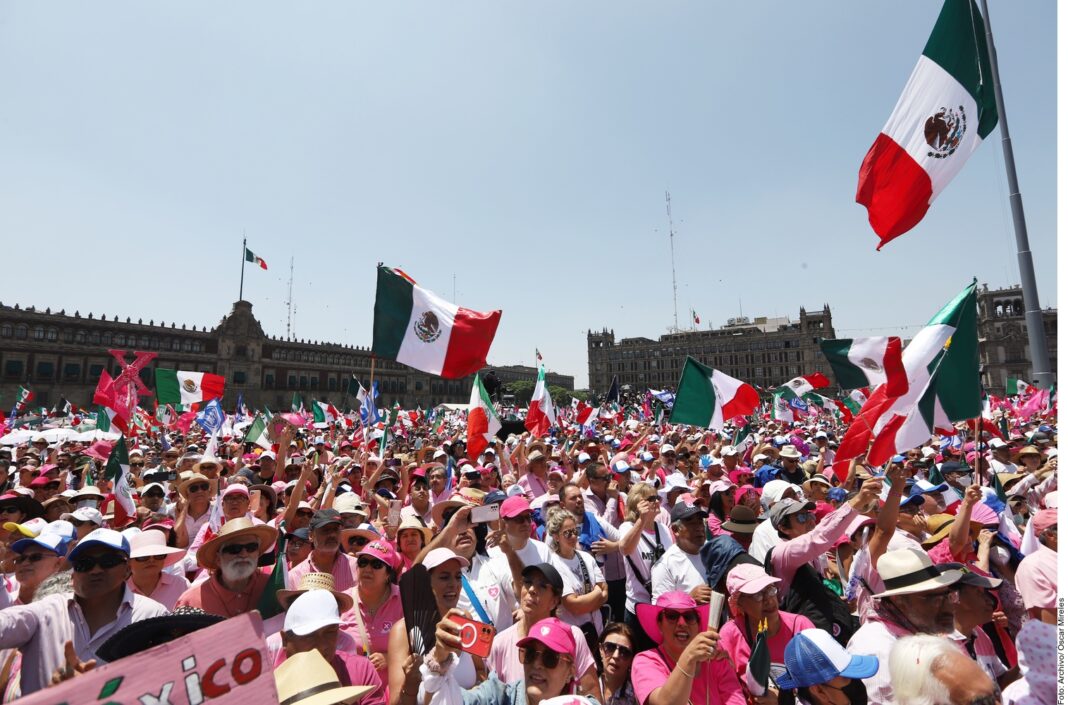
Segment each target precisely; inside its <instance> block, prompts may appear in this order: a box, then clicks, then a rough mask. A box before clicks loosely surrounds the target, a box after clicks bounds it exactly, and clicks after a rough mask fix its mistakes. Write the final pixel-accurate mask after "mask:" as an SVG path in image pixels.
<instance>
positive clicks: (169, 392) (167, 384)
mask: <svg viewBox="0 0 1068 705" xmlns="http://www.w3.org/2000/svg"><path fill="white" fill-rule="evenodd" d="M225 386H226V378H225V377H223V376H222V375H213V374H211V373H210V372H185V371H183V370H164V369H159V368H157V369H156V399H157V400H159V403H160V404H187V405H188V404H196V403H197V402H202V401H210V400H212V399H217V398H218V397H221V396H222V395H223V388H224V387H225Z"/></svg>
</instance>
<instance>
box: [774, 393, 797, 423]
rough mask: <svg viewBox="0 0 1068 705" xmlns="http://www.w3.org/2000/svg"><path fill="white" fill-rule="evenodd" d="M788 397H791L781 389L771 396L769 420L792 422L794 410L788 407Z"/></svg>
mask: <svg viewBox="0 0 1068 705" xmlns="http://www.w3.org/2000/svg"><path fill="white" fill-rule="evenodd" d="M790 396H792V394H791V393H790V392H788V391H785V390H781V389H780V390H777V391H776V392H775V393H774V394H772V395H771V418H773V419H775V420H776V421H785V422H787V423H793V422H794V409H793V407H792V406H790V399H789V397H790ZM794 398H796V397H794Z"/></svg>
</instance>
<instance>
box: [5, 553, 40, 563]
mask: <svg viewBox="0 0 1068 705" xmlns="http://www.w3.org/2000/svg"><path fill="white" fill-rule="evenodd" d="M45 558H47V556H46V555H45V554H43V553H30V554H25V553H24V554H22V555H21V556H15V560H14V561H13V562H14V563H15V565H22V564H23V563H39V562H41V561H43V560H44V559H45Z"/></svg>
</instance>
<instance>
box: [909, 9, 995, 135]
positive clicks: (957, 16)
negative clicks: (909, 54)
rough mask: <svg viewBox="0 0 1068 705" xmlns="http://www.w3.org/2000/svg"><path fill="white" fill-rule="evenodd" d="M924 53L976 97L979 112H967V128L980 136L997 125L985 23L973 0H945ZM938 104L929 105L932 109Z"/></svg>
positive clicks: (986, 133)
mask: <svg viewBox="0 0 1068 705" xmlns="http://www.w3.org/2000/svg"><path fill="white" fill-rule="evenodd" d="M923 55H924V56H926V57H927V58H928V59H930V60H931V61H933V62H935V63H936V64H938V65H939V66H941V67H942V68H943V69H944V70H945V71H946V73H948V74H949V75H950V76H952V77H953V78H955V79H957V82H958V83H960V84H961V85H962V86H964V88H965V90H967V91H968V92H969V93H971V94H972V97H973V98H975V104H976V105H977V106H978V107H979V115H968V116H967V120H968V127H969V128H971V127H972V125H974V126H975V127H974V129H975V130H976V131H977V132H978V134H979V136H980V137H981V138H984V139H985V138H986V136H987V135H989V134H990V132H991V131H992V130H993V129H994V127H996V126H997V124H998V110H997V105H996V103H995V101H994V79H993V75H992V74H991V71H990V55H989V54H988V53H987V48H986V23H985V22H984V21H983V16H982V15H981V14H979V8H978V7H976V5H975V2H974V0H946V2H945V4H944V5H942V12H941V13H939V15H938V21H937V22H935V27H934V30H933V31H932V32H931V36H930V38H929V39H928V40H927V46H925V47H924V48H923ZM937 107H938V106H932V110H934V109H936V108H937Z"/></svg>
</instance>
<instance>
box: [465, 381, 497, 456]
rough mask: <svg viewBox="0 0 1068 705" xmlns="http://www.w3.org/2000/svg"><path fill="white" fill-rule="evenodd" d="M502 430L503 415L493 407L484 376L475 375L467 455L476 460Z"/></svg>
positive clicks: (468, 417)
mask: <svg viewBox="0 0 1068 705" xmlns="http://www.w3.org/2000/svg"><path fill="white" fill-rule="evenodd" d="M500 430H501V417H500V416H498V415H497V411H496V410H495V409H494V408H493V402H491V401H490V398H489V394H487V393H486V388H485V387H483V386H482V377H480V376H479V375H477V374H476V375H475V383H474V385H472V387H471V405H470V407H469V409H468V412H467V457H468V458H470V459H471V462H474V461H475V460H476V459H477V458H478V456H480V455H482V451H484V450H486V447H487V446H489V443H490V441H491V440H493V437H494V436H495V435H497V431H500Z"/></svg>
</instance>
